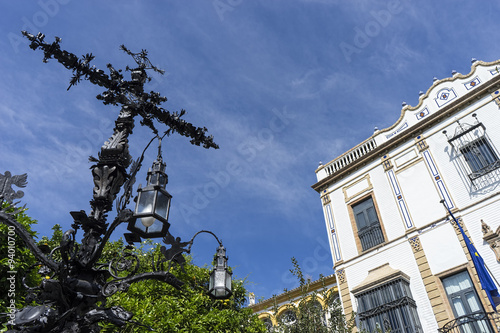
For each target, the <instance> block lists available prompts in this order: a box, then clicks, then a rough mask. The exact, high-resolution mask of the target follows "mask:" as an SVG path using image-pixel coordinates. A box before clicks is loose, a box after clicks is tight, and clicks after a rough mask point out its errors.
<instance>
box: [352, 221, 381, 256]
mask: <svg viewBox="0 0 500 333" xmlns="http://www.w3.org/2000/svg"><path fill="white" fill-rule="evenodd" d="M358 237H359V241H360V242H361V247H362V249H363V251H366V250H368V249H371V248H372V247H374V246H377V245H379V244H382V243H383V242H384V234H383V233H382V229H381V228H380V223H379V222H378V221H377V222H376V223H372V224H371V225H369V226H366V227H364V228H362V229H360V230H358Z"/></svg>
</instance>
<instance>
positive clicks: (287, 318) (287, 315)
mask: <svg viewBox="0 0 500 333" xmlns="http://www.w3.org/2000/svg"><path fill="white" fill-rule="evenodd" d="M296 320H297V315H296V314H295V311H294V310H286V311H285V312H283V313H282V314H281V315H280V316H279V321H281V322H282V323H284V324H285V325H291V324H293V323H294V322H295V321H296Z"/></svg>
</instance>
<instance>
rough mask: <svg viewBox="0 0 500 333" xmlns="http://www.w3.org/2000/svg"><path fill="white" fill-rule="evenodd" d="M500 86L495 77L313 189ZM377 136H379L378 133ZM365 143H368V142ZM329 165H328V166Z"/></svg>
mask: <svg viewBox="0 0 500 333" xmlns="http://www.w3.org/2000/svg"><path fill="white" fill-rule="evenodd" d="M499 85H500V75H498V76H495V77H493V78H492V79H491V80H489V81H487V82H485V83H484V84H482V85H480V86H479V87H477V88H476V89H474V90H472V91H471V92H470V93H468V94H466V95H464V96H462V97H460V98H457V99H456V100H454V101H452V102H450V104H448V105H445V106H443V108H442V109H441V110H440V111H439V112H436V113H433V114H430V115H429V116H427V117H426V119H423V120H421V121H420V122H419V123H417V124H415V125H414V126H412V127H410V128H408V129H407V130H405V131H404V132H401V133H400V134H398V136H397V137H395V138H394V139H392V140H389V141H386V142H384V143H382V144H381V145H379V146H378V147H377V148H375V149H373V150H372V151H370V152H368V153H367V154H366V155H364V156H362V157H360V158H359V159H358V160H356V161H354V162H353V163H351V164H349V165H348V166H346V167H345V168H343V169H341V170H339V171H337V172H335V173H334V174H332V175H330V176H327V177H325V178H323V179H322V180H320V181H318V182H317V183H315V184H314V185H312V186H311V187H312V188H313V189H314V190H315V191H317V192H321V191H322V190H323V189H324V188H326V187H327V186H328V184H330V183H332V182H335V181H336V180H338V179H342V178H343V177H345V176H347V175H348V174H350V173H351V172H353V171H355V170H357V169H359V168H360V167H362V166H363V165H365V164H367V163H368V162H370V161H371V160H373V159H376V158H378V157H380V156H382V155H383V154H385V153H387V152H389V151H390V150H391V149H393V148H394V147H397V146H399V145H401V144H403V143H404V142H406V141H408V140H410V139H413V138H415V137H416V136H418V135H420V134H421V132H423V130H424V129H426V128H429V127H431V126H432V125H433V124H434V123H436V122H439V121H442V120H443V119H445V118H449V117H451V116H452V115H453V114H455V113H457V112H459V111H460V110H461V109H462V108H464V107H466V106H467V105H469V104H471V103H472V102H474V101H476V100H478V99H480V98H481V97H482V96H483V95H487V94H490V93H491V92H492V91H494V90H496V89H497V86H499ZM376 135H378V133H377V134H376ZM374 136H375V135H373V136H371V137H370V138H369V139H373V138H374ZM363 142H366V140H365V141H363ZM356 147H357V146H356ZM356 147H355V148H356ZM353 149H354V148H353ZM351 150H352V149H351ZM328 164H329V163H327V164H326V165H328Z"/></svg>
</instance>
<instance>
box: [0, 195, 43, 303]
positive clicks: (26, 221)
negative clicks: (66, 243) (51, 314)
mask: <svg viewBox="0 0 500 333" xmlns="http://www.w3.org/2000/svg"><path fill="white" fill-rule="evenodd" d="M15 209H16V208H13V207H9V205H8V204H7V203H6V202H4V203H3V204H2V210H4V212H6V213H12V212H13V211H14V210H15ZM14 217H15V219H16V220H17V221H18V222H19V223H20V224H21V225H23V227H24V228H25V229H26V230H27V231H28V232H29V234H30V235H31V237H33V238H36V232H35V231H33V230H32V229H31V226H32V225H33V224H36V223H37V221H36V220H33V219H32V218H30V217H29V216H28V215H27V214H26V210H21V211H20V212H18V213H17V214H15V215H14ZM34 265H35V257H34V256H33V254H32V253H31V252H30V251H29V249H28V248H27V247H26V246H25V245H24V243H23V241H22V240H21V238H20V237H19V236H18V235H17V234H16V233H15V228H13V227H8V226H7V225H5V224H2V223H0V291H1V292H0V293H1V295H2V296H1V297H0V313H8V312H9V307H10V308H14V306H15V307H16V308H19V307H22V306H24V304H25V297H26V288H25V287H24V284H23V279H24V282H25V283H26V284H27V285H28V286H35V285H37V284H38V283H39V282H40V277H39V276H38V274H37V273H36V267H34ZM12 304H14V306H12Z"/></svg>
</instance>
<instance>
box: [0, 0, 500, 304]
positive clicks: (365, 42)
mask: <svg viewBox="0 0 500 333" xmlns="http://www.w3.org/2000/svg"><path fill="white" fill-rule="evenodd" d="M499 7H500V5H499V4H498V3H497V2H481V3H478V2H472V1H449V0H445V1H440V2H439V3H432V2H430V1H426V2H419V3H418V4H416V3H414V2H410V1H406V0H400V1H397V0H396V1H367V0H366V1H365V0H359V1H357V0H353V1H336V0H333V1H327V0H289V1H279V0H273V1H271V0H267V1H257V0H253V1H250V0H205V1H201V0H200V1H190V2H186V1H169V2H160V1H148V2H146V1H107V2H102V1H85V2H82V1H76V0H40V1H37V2H36V1H33V2H24V1H23V2H21V1H9V2H7V1H4V2H3V3H2V11H1V14H0V32H1V36H2V38H0V59H1V61H0V72H1V73H2V75H1V77H0V97H1V103H0V115H1V121H0V156H2V158H1V162H0V172H1V173H4V172H5V171H6V170H9V171H11V172H12V173H13V174H22V173H28V186H27V188H25V189H24V192H25V197H24V198H23V199H22V202H23V203H25V204H26V205H27V207H28V208H29V211H28V213H29V215H30V216H32V217H33V218H35V219H37V220H38V221H39V222H38V225H37V226H36V228H35V229H36V230H37V231H38V232H39V233H40V235H50V234H51V231H50V228H51V226H52V225H53V224H55V223H59V224H61V225H62V226H63V229H64V230H66V229H69V228H70V224H71V223H72V220H71V216H70V215H69V211H74V210H81V209H83V210H85V211H87V212H89V209H90V206H89V203H88V202H89V200H90V199H91V197H92V187H93V184H92V177H91V173H90V170H89V167H90V163H89V162H88V160H87V158H88V156H89V155H94V156H95V155H97V152H98V151H99V149H100V146H101V145H102V143H103V142H104V140H106V139H107V138H108V137H109V136H110V135H111V134H112V128H113V122H114V120H115V119H116V117H117V115H118V111H119V109H118V108H116V107H112V106H104V105H103V104H101V103H100V101H98V100H97V99H96V98H95V96H96V95H97V94H99V93H100V92H101V91H102V90H100V89H98V88H99V87H95V86H92V85H91V84H90V83H89V82H81V83H80V84H79V85H77V86H76V87H73V88H71V89H70V90H69V91H66V88H67V87H68V85H69V80H70V78H71V73H70V72H69V71H68V70H66V69H65V68H64V67H63V66H62V65H60V64H59V63H57V62H55V61H50V62H49V63H48V64H44V63H42V61H41V60H42V57H43V56H42V53H41V52H40V51H36V52H33V51H32V50H31V49H29V47H28V43H27V40H24V39H23V38H22V37H21V34H20V31H21V30H28V31H29V32H31V33H35V34H36V33H37V32H39V31H41V32H43V33H44V34H45V35H46V40H47V41H50V42H51V41H53V39H54V37H55V36H58V37H61V38H62V48H63V49H66V50H68V51H70V52H72V53H75V54H76V55H79V56H80V55H83V54H86V53H90V52H91V53H93V54H94V55H95V56H96V59H95V60H94V61H93V64H94V65H96V66H97V67H99V68H101V69H105V67H106V64H107V63H112V64H113V65H114V66H115V68H125V66H126V65H133V64H134V63H133V61H132V59H131V58H129V57H128V56H127V55H126V54H124V53H123V52H122V51H120V49H119V46H120V45H121V44H125V45H126V46H127V47H128V48H129V49H131V50H132V51H140V50H141V49H147V50H148V51H149V58H150V60H151V61H152V62H153V63H154V64H155V65H156V66H158V67H160V68H163V69H164V70H165V71H166V73H165V75H164V76H159V75H153V81H152V82H151V83H150V84H149V87H148V89H150V90H155V91H158V92H160V93H161V94H162V95H164V96H166V97H167V98H168V102H166V103H165V104H164V106H165V107H166V108H167V109H169V110H171V111H178V110H180V109H182V108H183V109H186V110H187V114H186V115H185V116H184V118H185V119H186V120H188V121H190V122H192V123H193V124H195V125H197V126H205V127H207V128H208V130H209V133H210V134H212V135H213V136H214V138H215V142H216V143H218V144H219V145H220V147H221V148H220V149H219V150H213V149H210V150H205V149H203V148H200V147H196V146H192V145H191V144H190V143H189V140H188V139H186V138H184V137H180V136H179V135H172V136H170V137H169V138H168V139H167V140H165V141H164V145H163V146H164V149H163V156H164V159H165V161H166V163H167V173H168V175H169V184H168V185H167V190H168V191H169V192H170V193H171V194H172V195H173V201H172V209H171V215H170V221H171V224H172V226H171V229H170V230H171V232H172V234H174V235H176V236H180V237H181V238H182V239H183V240H184V239H186V240H187V239H189V238H191V236H192V235H193V234H194V233H195V232H196V231H198V230H201V229H207V230H211V231H213V232H214V233H216V234H217V235H218V236H219V237H220V238H221V239H222V241H223V243H224V245H225V246H226V247H227V251H228V255H229V264H230V265H231V266H233V267H234V271H235V275H236V276H238V277H240V278H245V277H246V278H247V280H248V281H249V284H248V286H247V288H248V290H249V291H253V292H254V293H255V294H256V296H257V298H268V297H270V296H272V295H273V294H278V293H280V292H281V291H282V290H283V288H288V289H291V288H293V287H295V286H296V280H294V279H293V278H292V277H291V276H290V274H289V272H288V270H289V269H290V268H291V262H290V258H291V257H292V256H293V257H296V258H297V259H298V261H299V263H301V265H302V266H303V270H304V272H305V273H306V274H307V275H308V276H310V277H311V278H313V279H317V278H318V277H319V274H323V275H329V274H332V273H333V270H332V259H331V255H330V251H329V248H328V245H327V234H326V228H325V225H324V219H323V214H322V209H321V203H320V201H319V198H318V195H317V193H316V192H315V191H314V190H312V189H311V187H310V186H311V185H312V184H314V183H315V182H316V177H315V173H314V170H315V169H316V168H317V166H318V162H319V161H323V162H324V163H326V162H328V161H330V160H332V159H333V158H335V157H336V156H338V155H339V154H341V153H343V152H344V151H346V150H348V149H350V148H352V147H353V146H355V145H356V144H358V143H359V142H361V141H362V140H364V139H366V138H368V137H369V136H370V135H371V134H372V133H373V130H374V127H378V128H379V129H382V128H386V127H389V126H391V125H392V124H393V123H394V122H395V121H396V120H397V119H398V118H399V115H400V112H401V103H402V102H403V101H405V102H407V103H408V104H410V105H416V104H417V103H418V93H419V91H426V90H427V89H428V88H429V87H430V86H431V85H432V80H433V77H437V78H439V79H442V78H446V77H449V76H451V71H452V70H457V71H458V72H460V73H464V74H466V73H469V71H470V65H471V58H477V59H478V60H483V61H493V60H496V59H498V58H500V46H499V43H498V41H497V39H498V37H497V32H498V31H499V30H500V29H499V28H500V23H499V20H498V12H499V9H500V8H499ZM151 137H152V133H151V131H150V130H149V129H147V128H141V127H140V125H139V124H138V121H137V123H136V128H135V130H134V134H133V135H132V136H131V138H130V146H131V148H130V149H131V153H132V155H133V156H134V157H138V156H139V155H140V153H141V152H142V149H143V148H144V147H145V145H146V144H147V142H148V141H149V140H150V139H151ZM154 158H155V149H150V150H149V151H148V153H147V156H146V159H145V166H146V167H147V166H149V164H151V163H152V161H153V160H154ZM137 183H142V184H144V183H145V174H144V173H142V174H141V175H139V177H138V180H137ZM110 215H112V214H110ZM123 231H124V228H122V229H120V230H118V231H117V232H116V237H119V236H120V235H121V234H122V233H123ZM216 245H217V244H216V243H215V241H214V240H213V239H211V238H210V237H209V236H200V237H199V239H197V241H196V242H195V244H194V246H193V249H192V253H193V257H194V260H195V262H196V263H197V264H200V265H203V264H204V263H209V262H210V261H211V258H212V255H213V254H214V253H215V248H216Z"/></svg>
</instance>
